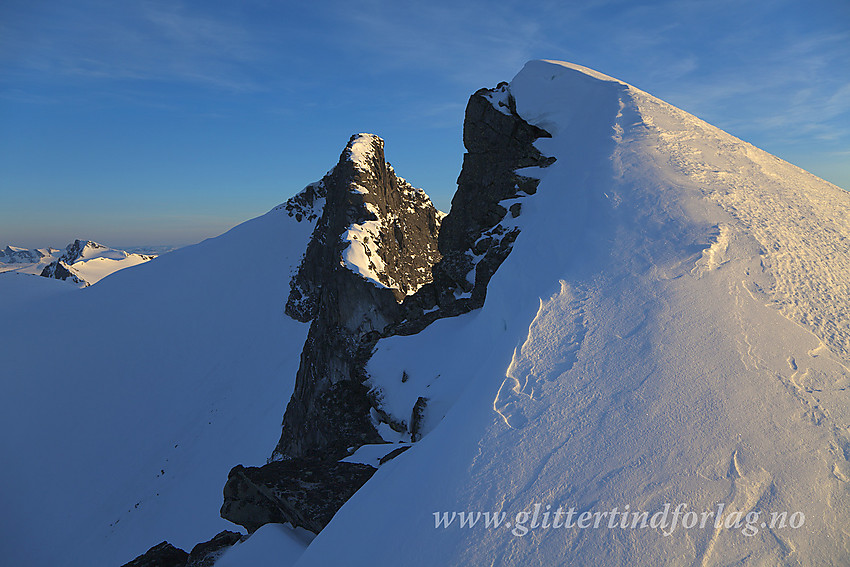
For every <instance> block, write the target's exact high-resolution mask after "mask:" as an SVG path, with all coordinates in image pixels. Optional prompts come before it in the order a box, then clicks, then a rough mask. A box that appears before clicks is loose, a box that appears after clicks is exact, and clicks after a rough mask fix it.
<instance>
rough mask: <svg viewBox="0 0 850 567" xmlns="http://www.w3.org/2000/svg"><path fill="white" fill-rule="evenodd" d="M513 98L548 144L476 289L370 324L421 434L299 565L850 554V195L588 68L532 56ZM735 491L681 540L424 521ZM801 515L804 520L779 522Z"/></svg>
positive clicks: (382, 364)
mask: <svg viewBox="0 0 850 567" xmlns="http://www.w3.org/2000/svg"><path fill="white" fill-rule="evenodd" d="M509 92H510V94H511V95H512V96H513V97H514V99H515V101H516V109H517V112H518V113H519V115H520V116H522V117H523V118H524V119H525V120H526V121H528V122H530V123H532V124H535V125H537V126H539V127H541V128H544V129H546V130H547V131H548V132H550V133H551V134H552V138H551V139H539V140H537V141H536V142H535V146H536V147H537V148H538V149H539V150H540V152H541V153H542V154H544V155H547V156H554V157H556V158H557V161H556V162H555V163H554V164H553V165H552V166H551V167H549V168H545V169H535V170H534V171H529V172H528V173H529V174H534V175H536V176H538V177H539V179H540V184H539V188H538V189H537V191H536V193H535V194H534V198H532V199H526V200H525V201H524V202H523V206H522V216H520V217H519V221H520V223H521V225H522V233H521V234H520V235H519V237H518V238H517V239H516V241H515V243H514V249H513V251H512V252H511V255H510V256H509V257H508V258H507V259H506V260H505V262H504V263H503V265H502V266H501V267H500V268H499V271H498V272H497V273H496V274H495V275H494V276H493V278H492V280H491V282H490V286H489V287H488V290H487V297H486V302H485V303H484V305H483V307H482V309H481V310H480V311H479V312H477V313H475V314H474V315H468V316H465V317H459V318H455V319H442V320H439V321H436V322H435V323H433V324H432V325H431V326H429V327H428V328H426V329H425V330H423V331H421V332H419V333H418V334H416V335H408V336H395V337H390V338H387V339H382V340H381V341H380V342H379V343H378V345H377V351H376V353H375V354H374V355H373V357H372V358H371V359H370V362H369V366H368V370H369V371H370V374H371V382H372V383H373V384H374V383H377V384H380V385H390V386H391V387H390V388H386V389H385V393H386V394H387V396H386V398H385V399H386V402H387V405H389V406H390V408H389V409H393V408H392V406H397V407H398V408H399V410H400V411H398V412H396V413H397V415H399V416H403V415H404V413H406V415H411V409H410V408H411V405H413V404H414V402H416V405H414V406H413V407H414V410H415V409H417V408H418V406H419V405H420V404H419V403H418V402H419V400H420V399H422V400H425V398H427V400H426V401H427V404H428V405H427V407H426V411H425V414H424V420H420V421H421V422H422V423H423V424H424V425H425V428H424V429H423V428H419V431H420V432H422V431H424V432H425V434H426V438H425V439H424V440H423V441H422V442H418V443H414V444H413V446H412V448H411V449H410V450H408V451H407V452H405V453H404V454H403V455H402V456H401V457H400V458H398V459H396V460H395V461H394V463H393V466H392V467H391V468H385V469H384V470H383V471H381V472H380V473H379V474H378V475H376V476H375V477H374V478H373V479H372V480H371V481H370V482H368V483H367V484H366V485H365V486H364V487H363V488H362V489H361V490H360V491H359V492H358V493H357V494H355V496H354V497H353V498H352V499H351V500H350V501H349V502H348V503H347V504H346V506H344V507H343V508H342V509H341V510H340V512H339V513H338V514H337V516H336V517H335V518H334V521H333V522H332V523H331V524H330V525H328V526H327V527H326V528H325V530H324V531H323V532H322V534H321V536H320V538H318V539H317V540H316V541H315V542H314V544H313V545H312V546H311V547H310V548H308V550H307V552H306V554H305V555H304V556H303V557H302V559H301V562H300V564H301V565H327V564H331V563H334V562H339V561H347V562H350V563H358V562H362V563H366V562H370V563H379V562H385V563H392V564H405V565H435V564H440V565H452V564H476V565H478V564H485V565H500V564H503V563H505V562H506V560H507V561H508V562H510V563H511V564H533V563H541V562H542V563H552V564H555V563H569V564H578V565H632V564H648V565H680V564H689V565H691V564H692V565H715V564H716V565H721V564H722V565H732V564H741V565H744V564H770V565H813V566H814V565H843V564H846V562H847V549H849V548H850V539H848V533H847V530H846V529H845V528H844V526H847V525H850V521H848V510H850V503H849V502H848V492H847V486H848V484H847V483H848V482H850V435H848V423H850V413H848V407H850V406H848V404H847V401H848V397H847V395H848V391H850V390H848V387H849V386H848V385H850V370H848V366H850V365H848V364H847V363H846V360H845V361H842V358H843V357H844V355H843V354H842V353H843V352H844V351H845V350H844V349H845V346H844V345H845V344H846V338H847V331H848V327H847V325H846V322H847V321H848V320H850V318H848V316H847V309H848V306H850V296H848V294H850V285H848V283H850V282H848V278H850V266H848V262H850V248H848V247H850V226H848V224H850V223H848V219H850V197H848V194H847V193H846V192H844V191H842V190H840V189H839V188H837V187H835V186H833V185H831V184H829V183H827V182H825V181H822V180H819V179H817V178H815V177H814V176H812V175H810V174H808V173H805V172H803V171H801V170H799V169H798V168H795V167H794V166H791V165H790V164H786V163H785V162H782V161H781V160H779V159H778V158H775V157H773V156H770V155H768V154H766V153H765V152H762V151H761V150H758V149H756V148H754V147H752V146H751V145H749V144H747V143H745V142H742V141H741V140H738V139H736V138H734V137H733V136H730V135H729V134H726V133H725V132H722V131H720V130H719V129H717V128H714V127H711V126H709V125H707V124H705V123H704V122H702V121H700V120H698V119H696V118H695V117H693V116H691V115H689V114H687V113H686V112H683V111H681V110H679V109H675V108H674V107H672V106H670V105H668V104H666V103H663V102H662V101H660V100H658V99H656V98H654V97H651V96H650V95H647V94H646V93H643V91H640V90H639V89H636V88H634V87H631V86H629V85H627V84H626V83H623V82H621V81H617V80H614V79H611V78H610V77H607V76H605V75H602V74H600V73H596V72H593V71H590V70H587V69H586V68H582V67H580V66H577V65H571V64H567V63H560V62H547V61H534V62H531V63H529V64H527V65H526V67H525V68H524V69H523V70H522V71H521V72H520V73H519V74H518V75H517V77H516V78H515V79H514V80H513V81H512V82H511V83H510V85H509ZM493 98H495V97H491V98H490V99H488V101H487V103H486V104H487V105H489V106H493V108H495V109H496V110H498V106H496V105H498V101H496V105H493V100H492V99H493ZM488 110H491V112H492V109H488ZM486 172H487V173H492V172H491V171H490V170H486ZM454 213H455V207H454V206H453V208H452V215H454ZM450 216H451V215H450ZM448 226H449V219H447V221H446V222H445V223H444V225H443V228H442V231H443V233H444V234H445V232H446V230H447V227H448ZM441 237H442V235H441ZM776 307H778V308H779V309H776ZM830 351H831V352H830ZM434 353H439V356H434ZM428 385H430V388H427V389H425V386H428ZM429 409H430V411H431V412H432V413H431V415H429ZM401 410H403V411H401ZM442 416H445V417H444V418H443V419H442V420H441V421H439V418H441V417H442ZM432 418H436V419H432ZM412 420H413V419H412V418H411V421H412ZM436 421H439V423H438V424H436V423H435V422H436ZM429 428H431V429H430V431H428V429H429ZM411 433H412V432H411ZM412 437H413V435H411V438H412ZM410 487H415V489H413V490H412V489H411V488H410ZM719 503H722V504H723V506H724V509H725V512H724V514H723V515H724V519H725V520H726V525H725V529H724V527H720V528H719V529H718V525H717V524H715V525H714V528H713V529H712V524H709V525H707V526H706V527H705V529H702V528H701V527H700V528H695V529H685V528H683V527H682V523H679V524H678V527H677V528H676V529H675V530H673V531H671V532H670V533H669V534H667V533H662V531H661V530H655V529H653V530H641V529H620V528H617V527H615V528H614V529H610V528H607V529H606V527H605V526H606V523H605V521H603V523H602V524H601V525H600V526H599V529H575V528H574V529H569V528H567V529H561V530H558V529H552V528H551V527H550V528H544V527H540V526H539V524H538V529H537V530H536V531H534V532H532V533H531V534H528V536H527V537H511V535H510V532H509V531H508V530H499V529H480V530H475V531H473V530H465V529H461V528H457V527H456V524H455V526H451V527H446V528H445V529H443V528H439V529H423V528H422V526H423V518H430V517H431V515H432V514H433V513H434V512H435V511H439V510H445V511H452V510H457V511H464V510H466V511H469V512H474V511H478V510H480V511H486V510H490V511H493V512H503V513H505V514H506V515H507V519H508V521H514V519H515V518H516V519H517V521H519V518H520V517H521V516H520V515H518V514H528V515H529V516H530V515H531V514H532V512H533V513H534V514H536V513H537V511H538V510H539V511H540V512H541V513H542V512H543V511H544V510H547V509H548V505H551V510H552V513H554V511H555V510H556V509H558V507H559V506H563V510H564V511H566V510H567V509H569V508H571V507H574V508H575V510H578V511H585V510H586V511H587V512H588V514H595V513H601V514H603V515H608V514H613V511H614V510H619V512H621V513H622V511H623V510H624V507H625V506H626V505H628V506H630V507H631V511H632V513H634V514H637V513H640V512H642V511H645V512H647V515H648V516H649V515H652V514H655V513H657V512H658V513H660V511H661V510H663V509H664V508H665V505H667V506H668V507H669V508H670V512H671V513H672V511H673V509H674V508H676V506H677V505H680V507H679V509H680V510H681V508H682V507H685V508H684V509H685V510H687V512H688V513H689V514H692V516H693V517H697V516H699V515H700V514H701V513H704V512H708V513H713V514H717V515H718V516H719V515H720V512H719V511H718V504H719ZM712 511H713V512H712ZM794 513H797V514H798V516H797V517H798V518H800V517H801V515H802V514H804V515H805V526H804V527H801V528H800V529H790V528H789V527H788V526H787V525H786V526H784V529H775V528H774V526H772V525H771V518H772V517H773V516H774V515H782V516H790V515H791V514H794ZM734 514H739V515H740V517H741V518H744V517H748V518H749V517H752V515H755V516H756V517H758V522H757V523H752V525H751V526H750V527H751V528H756V529H755V533H752V532H750V533H742V532H741V530H736V529H730V528H729V526H730V524H731V523H733V522H734V519H735V516H734ZM541 515H542V514H541ZM597 517H599V516H597ZM549 518H550V521H551V515H550V516H549ZM681 518H682V516H681V514H680V515H679V519H680V520H681ZM730 518H731V519H732V522H730ZM712 519H713V518H712ZM545 522H546V520H545V519H544V520H543V523H544V524H545ZM762 522H764V523H762ZM612 523H613V522H612ZM690 525H692V526H693V523H691V524H690ZM633 527H634V526H633ZM668 527H669V524H668ZM736 527H737V526H736ZM514 535H518V534H516V533H514ZM411 538H413V539H414V542H413V543H412V544H411V541H410V539H411Z"/></svg>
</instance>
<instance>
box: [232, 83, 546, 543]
mask: <svg viewBox="0 0 850 567" xmlns="http://www.w3.org/2000/svg"><path fill="white" fill-rule="evenodd" d="M544 136H545V137H548V136H549V134H548V133H547V132H545V131H544V130H541V129H540V128H537V127H535V126H532V125H530V124H528V123H526V122H525V121H524V120H523V119H522V118H521V117H519V115H518V114H517V112H516V106H515V103H514V101H513V98H512V97H511V96H510V92H509V89H508V87H507V84H506V83H503V84H500V85H499V86H498V87H497V88H496V89H482V90H480V91H478V92H476V93H475V94H473V95H472V97H470V100H469V104H468V106H467V110H466V117H465V120H464V145H465V146H466V148H467V153H466V154H465V156H464V162H463V169H462V171H461V174H460V177H459V178H458V190H457V193H456V194H455V197H454V199H453V200H452V210H451V213H450V214H449V215H448V216H446V217H445V219H443V220H442V223H441V222H440V221H441V217H440V214H439V213H438V212H437V211H436V209H434V207H433V206H432V205H431V203H430V201H429V200H428V198H427V196H425V194H424V193H422V192H421V191H419V190H415V189H413V188H412V187H410V186H409V185H408V184H407V183H406V182H404V180H402V179H400V178H398V177H397V176H396V175H395V173H394V172H393V170H392V168H391V167H390V166H389V164H387V163H386V162H385V161H384V153H383V142H382V141H381V140H380V138H377V137H376V136H371V135H363V134H361V135H359V136H353V137H352V138H351V140H350V141H349V143H348V146H347V147H346V149H345V150H344V151H343V153H342V156H341V157H340V161H339V163H338V164H337V166H336V167H335V168H334V169H333V170H331V172H329V173H328V175H327V176H325V178H323V179H322V181H321V182H320V183H318V184H315V186H314V187H313V189H312V191H311V192H310V193H309V194H308V193H304V194H303V197H299V199H298V200H297V202H293V203H292V204H291V205H287V208H288V209H289V208H290V206H291V209H292V210H290V214H301V215H303V214H306V213H302V212H301V210H300V208H301V207H302V206H303V205H304V203H302V201H304V202H306V203H309V204H310V205H312V204H313V202H314V201H316V200H318V199H325V200H326V201H325V203H324V208H323V211H322V213H321V217H320V218H319V219H318V221H317V223H316V227H315V229H314V232H313V235H312V238H311V240H310V243H309V245H308V248H307V251H306V253H305V255H304V258H303V260H302V263H301V265H300V267H299V269H298V272H297V274H296V275H295V276H294V277H293V278H292V281H291V283H290V294H289V299H288V301H287V304H286V313H287V314H288V315H289V316H291V317H293V318H295V319H297V320H299V321H304V322H307V321H311V327H310V330H309V333H308V337H307V341H306V342H305V345H304V350H303V351H302V353H301V364H300V367H299V370H298V373H297V375H296V383H295V392H294V393H293V396H292V398H291V400H290V402H289V404H288V406H287V408H286V413H285V415H284V420H283V428H282V433H281V438H280V441H279V443H278V445H277V447H276V448H275V451H274V453H273V461H272V462H270V463H269V464H267V465H265V466H263V467H258V468H247V469H246V468H244V467H241V466H239V467H236V468H234V469H233V470H232V471H231V473H230V475H229V477H228V482H227V485H226V486H225V490H224V493H225V501H224V505H223V506H222V510H221V513H222V517H224V518H227V519H229V520H231V521H233V522H235V523H238V524H240V525H243V526H245V527H246V528H247V529H248V530H249V531H254V530H256V529H257V528H258V527H260V526H261V525H263V524H265V523H269V522H289V523H291V524H293V525H298V526H303V527H305V528H307V529H308V530H311V531H314V532H318V531H319V530H321V529H322V528H323V527H324V526H325V525H326V524H327V522H328V521H330V519H331V517H332V516H333V514H334V513H335V512H336V510H337V509H338V508H339V507H340V506H342V504H343V503H344V502H345V501H346V500H347V499H348V498H349V497H350V496H351V495H352V494H353V493H354V492H355V491H356V490H357V489H358V488H359V487H360V486H361V485H362V484H363V483H364V482H366V480H367V479H368V478H369V477H370V476H371V475H372V473H373V472H374V470H375V469H373V468H372V467H369V466H366V465H352V464H350V463H340V462H338V461H339V459H340V458H342V457H344V456H346V455H348V454H349V453H350V452H351V451H352V450H353V449H356V448H357V447H360V446H361V445H364V444H367V443H381V442H383V440H382V439H381V437H380V436H379V435H378V433H377V430H376V420H378V421H384V422H386V423H388V424H390V426H391V427H393V426H394V425H397V423H396V421H397V420H394V418H393V417H392V416H389V415H388V414H387V413H386V412H383V410H382V409H381V408H380V406H379V404H378V402H377V401H376V400H374V399H371V398H370V397H369V393H368V391H367V389H366V387H365V386H364V385H363V381H364V380H366V379H367V378H368V376H367V374H366V370H365V368H366V363H367V361H368V360H369V358H370V357H371V355H372V353H373V351H374V347H375V345H376V343H377V342H378V341H379V340H380V339H381V338H385V337H389V336H392V335H399V334H412V333H416V332H418V331H420V330H422V329H423V328H425V327H426V326H427V325H429V324H430V323H431V322H433V321H434V320H436V319H439V318H442V317H450V316H455V315H459V314H462V313H465V312H468V311H470V310H472V309H476V308H478V307H481V306H482V305H483V304H484V299H485V297H486V292H487V285H488V283H489V281H490V278H491V277H492V276H493V274H494V273H495V272H496V270H497V269H498V267H499V266H500V265H501V264H502V262H503V261H504V260H505V258H507V256H508V254H510V251H511V248H512V245H513V242H514V241H515V240H516V238H517V236H518V234H519V228H518V226H517V225H516V223H514V222H511V221H512V220H513V219H516V218H517V217H518V216H520V215H521V213H522V205H521V201H522V199H524V198H526V197H527V196H529V195H533V194H534V193H535V192H536V190H537V184H538V181H537V180H535V179H532V178H529V177H525V176H522V175H519V174H517V173H516V170H517V169H519V168H525V167H532V166H537V167H546V166H548V165H549V164H550V163H551V162H552V160H551V159H550V158H546V157H544V156H543V155H542V154H541V153H540V152H539V151H538V150H537V149H536V148H535V147H534V145H533V143H534V141H535V140H536V139H538V138H540V137H544ZM308 189H309V188H308ZM305 191H306V190H305ZM302 193H303V192H302ZM293 211H295V212H293ZM299 220H300V219H299ZM441 225H442V226H441ZM426 404H427V399H426V398H424V397H422V398H420V399H419V400H418V401H417V403H416V407H414V410H413V413H412V415H411V416H410V421H411V423H412V424H413V430H412V431H411V436H412V440H416V439H417V438H418V437H419V435H420V434H419V427H418V425H419V423H420V422H421V421H422V418H423V415H424V412H425V407H426ZM404 419H406V417H405V418H404ZM401 452H402V451H398V452H393V453H394V454H400V453H401ZM393 453H391V454H393Z"/></svg>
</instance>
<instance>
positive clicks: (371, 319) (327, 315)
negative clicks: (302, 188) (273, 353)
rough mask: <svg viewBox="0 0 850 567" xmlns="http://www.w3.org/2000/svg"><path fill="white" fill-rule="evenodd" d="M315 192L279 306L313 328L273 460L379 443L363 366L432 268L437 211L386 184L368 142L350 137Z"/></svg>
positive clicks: (418, 196)
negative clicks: (318, 209)
mask: <svg viewBox="0 0 850 567" xmlns="http://www.w3.org/2000/svg"><path fill="white" fill-rule="evenodd" d="M316 190H317V194H318V191H321V195H322V198H324V199H326V201H325V204H324V209H323V211H322V214H321V217H320V218H319V219H318V221H317V223H316V227H315V229H314V231H313V235H312V237H311V239H310V243H309V244H308V246H307V251H306V253H305V255H304V258H303V260H302V262H301V265H300V267H299V269H298V272H297V273H296V275H295V276H294V277H293V278H292V281H291V282H290V294H289V299H288V301H287V303H286V313H287V314H288V315H290V316H291V317H293V318H294V319H297V320H299V321H305V322H306V321H312V324H311V326H310V331H309V333H308V337H307V341H306V343H305V345H304V350H303V351H302V353H301V365H300V368H299V370H298V374H297V376H296V381H295V393H294V394H293V396H292V399H291V400H290V402H289V405H288V406H287V408H286V414H285V416H284V423H283V432H282V435H281V438H280V442H279V443H278V446H277V448H276V449H275V457H276V458H290V457H298V456H301V455H304V454H306V453H307V452H310V451H325V452H326V453H327V454H328V455H329V458H330V457H333V456H336V458H337V459H338V458H340V457H342V456H345V455H346V454H347V449H348V448H349V447H352V446H355V447H356V446H359V445H362V444H364V443H380V442H381V438H380V437H379V436H378V434H377V432H376V431H375V429H374V427H373V425H372V423H371V421H370V420H369V401H368V399H367V397H366V389H365V388H364V387H362V386H361V385H360V382H361V381H362V379H363V378H365V376H363V365H364V363H365V360H366V359H367V358H368V354H369V353H370V352H371V347H372V345H373V344H374V341H375V340H376V339H377V337H379V336H382V334H383V331H384V329H385V328H386V327H387V326H388V325H391V324H394V323H397V322H398V321H400V319H401V314H402V308H401V304H400V302H401V301H402V300H404V298H406V297H407V296H408V295H409V294H411V293H413V292H415V291H416V290H418V289H419V288H420V287H422V286H423V285H424V284H427V283H428V282H430V281H431V266H432V265H433V264H434V263H435V262H436V261H437V260H438V259H439V252H438V245H437V232H438V229H439V225H440V214H439V212H438V211H437V210H436V209H435V208H434V206H433V205H432V204H431V201H430V200H429V199H428V197H427V195H425V193H424V192H422V191H421V190H418V189H414V188H413V187H412V186H411V185H410V184H409V183H407V182H406V181H404V180H403V179H401V178H399V177H397V176H396V175H395V172H394V171H393V169H392V167H391V166H390V165H389V164H388V163H386V161H385V158H384V144H383V140H381V139H380V138H378V137H377V136H373V135H371V134H360V135H357V136H352V138H351V140H349V143H348V145H347V146H346V148H345V150H343V152H342V155H341V156H340V160H339V163H338V164H337V165H336V167H334V168H333V170H331V171H330V172H329V173H328V175H326V176H325V177H324V178H323V179H322V181H321V182H320V183H319V184H318V185H317V189H316ZM296 205H297V204H296ZM296 205H293V206H296Z"/></svg>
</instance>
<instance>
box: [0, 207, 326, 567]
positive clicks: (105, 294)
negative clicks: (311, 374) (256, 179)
mask: <svg viewBox="0 0 850 567" xmlns="http://www.w3.org/2000/svg"><path fill="white" fill-rule="evenodd" d="M319 212H320V211H319ZM312 229H313V223H311V222H308V221H307V220H303V221H302V222H297V221H296V220H295V218H293V217H290V216H289V215H288V213H287V211H286V210H285V209H284V208H278V209H276V210H273V211H271V212H269V213H268V214H266V215H264V216H261V217H258V218H256V219H254V220H251V221H248V222H246V223H243V224H242V225H240V226H238V227H236V228H234V229H232V230H231V231H229V232H227V233H226V234H224V235H222V236H219V237H218V238H214V239H210V240H207V241H205V242H202V243H201V244H198V245H195V246H191V247H188V248H183V249H180V250H177V251H175V252H172V253H170V254H167V255H164V256H161V257H159V258H157V259H155V260H152V261H150V262H147V263H145V264H143V265H140V266H136V267H133V268H130V269H127V270H122V271H121V272H119V273H116V274H113V275H112V276H110V277H109V278H107V279H104V280H103V281H101V282H100V283H98V284H97V285H96V286H92V287H90V288H86V289H83V290H75V289H73V288H71V287H70V286H67V285H64V284H62V282H58V281H55V280H53V281H51V280H47V279H46V278H35V279H36V280H38V281H36V282H35V283H38V284H40V285H38V286H34V285H33V283H32V282H29V281H23V280H24V278H25V277H26V278H28V277H27V276H21V275H16V274H4V275H0V295H2V296H3V297H4V299H6V298H12V297H14V298H15V300H14V301H13V300H11V299H9V300H8V301H3V302H0V320H2V325H3V334H2V335H3V340H2V345H0V375H2V380H0V385H2V394H0V430H2V431H3V434H2V435H0V455H2V462H3V466H2V469H0V487H1V488H0V511H2V512H0V533H2V534H3V545H2V550H0V563H2V564H3V565H10V566H11V565H21V566H23V565H28V566H50V567H55V566H58V565H62V566H75V565H79V566H86V567H100V566H103V567H117V566H118V565H122V564H124V563H125V562H127V561H129V560H131V559H133V558H134V557H135V556H137V555H139V554H141V553H144V552H145V551H146V550H147V549H148V548H149V547H151V546H153V545H156V544H158V543H159V542H161V541H163V540H168V541H169V542H171V543H172V544H174V545H176V546H178V547H181V548H183V549H186V550H189V549H191V548H192V546H193V545H195V544H196V543H199V542H202V541H207V540H209V539H210V538H212V537H213V536H214V535H215V534H216V533H218V532H219V531H221V530H223V529H230V530H235V529H236V528H237V526H234V525H233V524H230V523H229V522H226V521H224V520H222V519H220V518H219V508H220V506H221V502H222V487H223V486H224V483H225V481H226V480H227V474H228V472H229V471H230V469H231V467H233V466H234V465H236V464H239V463H246V464H257V463H262V462H264V461H265V459H266V457H267V456H268V454H269V453H270V451H271V448H272V447H274V444H275V441H276V440H277V437H278V436H279V434H280V430H279V428H280V419H281V415H283V411H284V408H285V407H286V403H287V401H288V399H289V396H290V395H291V393H292V388H293V383H294V377H295V372H296V370H297V368H298V360H299V354H300V352H301V348H302V346H303V344H304V339H305V337H306V333H307V325H305V324H302V323H298V322H296V321H294V320H292V319H290V318H289V317H286V316H285V315H284V313H283V308H284V304H285V302H286V297H287V294H288V292H289V286H288V283H289V279H290V276H291V270H292V269H293V268H295V267H297V265H298V262H299V261H300V257H301V255H302V254H303V252H304V249H305V248H306V245H307V240H308V238H309V235H310V232H311V231H312ZM28 279H29V278H28ZM24 287H26V289H23V288H24ZM68 290H70V292H69V291H68Z"/></svg>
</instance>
